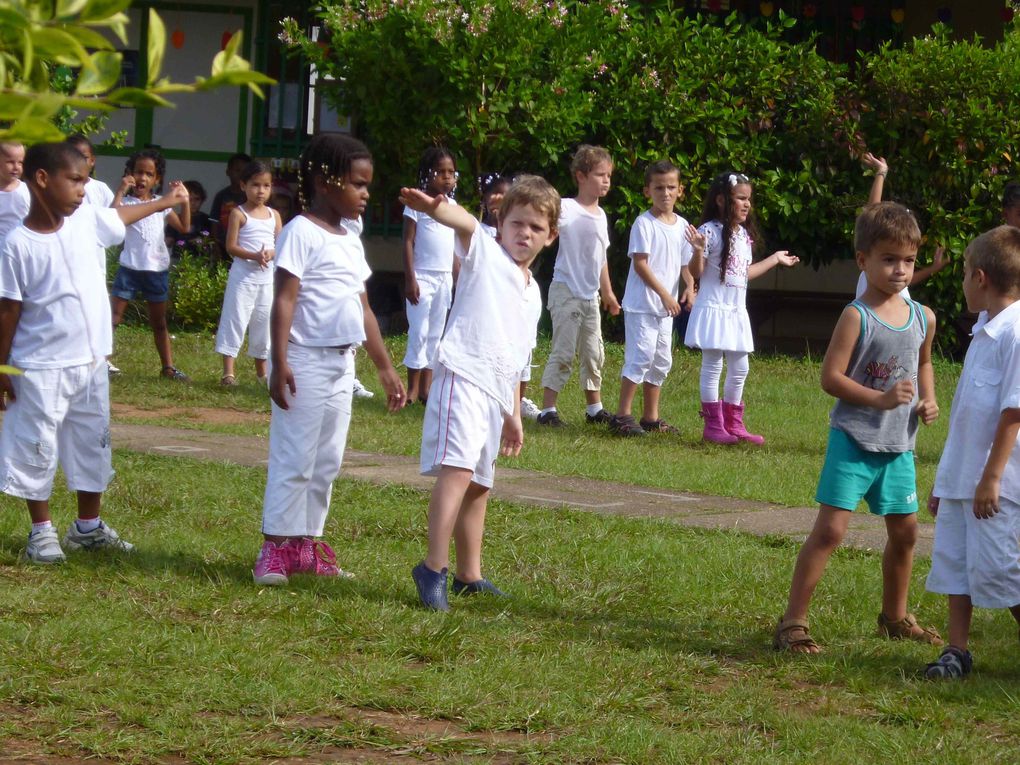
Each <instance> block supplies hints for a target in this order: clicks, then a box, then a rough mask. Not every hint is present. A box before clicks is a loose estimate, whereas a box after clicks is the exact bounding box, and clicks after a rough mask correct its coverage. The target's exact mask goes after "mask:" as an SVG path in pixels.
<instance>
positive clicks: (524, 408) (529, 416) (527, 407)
mask: <svg viewBox="0 0 1020 765" xmlns="http://www.w3.org/2000/svg"><path fill="white" fill-rule="evenodd" d="M540 414H542V410H541V409H539V408H538V405H537V404H536V403H535V402H534V401H532V400H531V399H530V398H522V399H521V417H523V418H524V419H526V420H537V419H538V415H540Z"/></svg>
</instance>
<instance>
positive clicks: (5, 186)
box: [0, 142, 32, 244]
mask: <svg viewBox="0 0 1020 765" xmlns="http://www.w3.org/2000/svg"><path fill="white" fill-rule="evenodd" d="M24 161H25V147H24V146H22V145H21V144H20V143H10V142H4V143H0V244H2V243H3V240H4V237H5V236H7V234H9V233H10V232H11V231H12V230H13V229H14V228H16V227H17V226H18V225H20V224H21V221H22V220H24V219H25V216H26V215H28V207H29V204H30V203H31V201H32V200H31V197H30V196H29V194H28V186H26V185H25V184H24V183H23V182H22V181H21V171H22V167H23V163H24Z"/></svg>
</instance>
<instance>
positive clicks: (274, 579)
mask: <svg viewBox="0 0 1020 765" xmlns="http://www.w3.org/2000/svg"><path fill="white" fill-rule="evenodd" d="M287 559H288V555H287V553H286V552H285V551H284V546H283V545H277V544H276V542H271V541H269V540H268V539H267V540H266V541H265V542H263V543H262V549H261V550H259V557H258V558H256V559H255V567H254V568H253V569H252V571H251V574H252V578H253V579H254V580H255V584H268V585H278V584H287Z"/></svg>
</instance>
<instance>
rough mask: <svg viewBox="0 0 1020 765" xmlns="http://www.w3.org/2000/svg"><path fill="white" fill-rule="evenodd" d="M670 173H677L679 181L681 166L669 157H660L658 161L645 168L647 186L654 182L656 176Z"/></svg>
mask: <svg viewBox="0 0 1020 765" xmlns="http://www.w3.org/2000/svg"><path fill="white" fill-rule="evenodd" d="M668 173H676V179H677V181H679V180H680V168H679V167H677V166H676V165H674V164H673V163H672V162H670V161H669V160H668V159H660V160H659V161H658V162H653V163H652V164H650V165H649V166H648V167H646V168H645V186H647V185H648V184H650V183H651V182H652V178H653V177H654V176H656V175H666V174H668Z"/></svg>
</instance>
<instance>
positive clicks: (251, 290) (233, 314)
mask: <svg viewBox="0 0 1020 765" xmlns="http://www.w3.org/2000/svg"><path fill="white" fill-rule="evenodd" d="M235 274H236V275H237V276H236V278H235ZM244 278H245V274H242V273H241V270H240V269H233V268H232V269H230V274H229V275H228V276H227V287H226V289H225V290H224V292H223V310H222V311H220V326H219V328H218V329H217V330H216V352H217V353H220V354H223V355H224V356H231V357H233V358H236V357H237V354H238V353H240V352H241V344H242V343H243V342H244V331H245V329H246V328H247V330H248V355H249V356H251V357H252V358H253V359H268V358H269V311H270V309H271V308H272V307H273V284H272V282H267V283H266V284H252V283H251V282H248V281H244Z"/></svg>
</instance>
